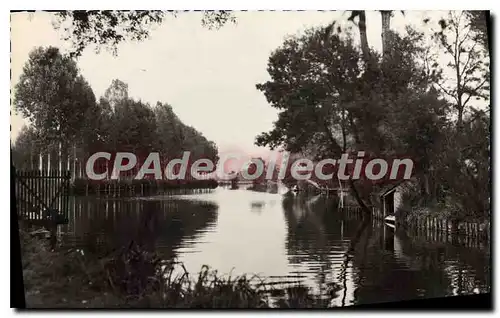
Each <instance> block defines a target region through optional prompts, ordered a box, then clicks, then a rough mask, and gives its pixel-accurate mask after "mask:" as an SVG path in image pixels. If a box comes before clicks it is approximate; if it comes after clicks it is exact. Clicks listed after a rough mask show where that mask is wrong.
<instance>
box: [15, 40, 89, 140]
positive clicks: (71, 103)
mask: <svg viewBox="0 0 500 318" xmlns="http://www.w3.org/2000/svg"><path fill="white" fill-rule="evenodd" d="M94 106H95V96H94V93H93V92H92V89H91V88H90V86H89V84H88V83H87V81H85V79H84V78H83V77H82V76H81V75H79V71H78V68H77V66H76V63H75V61H73V60H72V59H71V58H69V57H67V56H63V55H61V53H60V52H59V49H58V48H55V47H48V48H41V47H40V48H37V49H35V50H33V51H32V52H31V53H30V55H29V60H28V62H27V63H26V65H25V66H24V68H23V73H22V75H21V78H20V80H19V83H18V84H17V85H16V88H15V96H14V107H15V110H16V111H18V112H19V113H20V114H21V115H23V117H25V118H27V119H28V120H29V121H30V122H31V124H32V125H33V128H34V129H35V130H36V131H37V133H38V138H40V139H41V141H42V142H43V143H44V144H45V145H46V146H49V145H50V144H53V143H54V142H55V141H59V142H62V141H73V140H74V139H75V138H76V137H77V135H78V130H79V129H80V128H81V127H82V124H83V122H84V120H85V114H86V113H87V111H88V110H89V109H91V108H92V107H94Z"/></svg>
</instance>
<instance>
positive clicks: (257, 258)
mask: <svg viewBox="0 0 500 318" xmlns="http://www.w3.org/2000/svg"><path fill="white" fill-rule="evenodd" d="M72 203H73V211H72V212H71V213H72V215H71V218H70V219H71V222H70V227H69V228H68V231H69V232H71V236H70V237H71V239H72V241H73V242H74V243H75V244H80V245H85V246H87V248H89V249H94V250H95V252H98V250H99V249H105V248H110V246H111V247H113V246H114V247H116V246H121V245H123V244H126V243H127V242H130V240H135V241H137V242H139V243H141V244H143V245H145V246H148V248H150V249H154V250H156V251H158V252H159V253H160V254H161V255H162V256H163V257H164V258H165V259H172V258H176V259H178V260H179V261H182V262H183V263H184V264H185V265H186V267H187V268H188V270H189V271H191V272H196V271H197V270H199V269H200V268H201V266H202V265H204V264H207V265H210V266H212V267H213V268H216V269H218V270H219V273H221V274H229V273H232V274H233V275H238V274H243V273H251V274H254V273H256V274H259V275H260V276H262V277H264V278H266V280H267V281H268V282H269V283H280V284H284V283H287V282H288V283H291V282H297V281H300V282H301V284H304V285H305V286H308V287H310V288H311V290H312V291H313V292H314V293H315V294H316V295H318V296H322V297H325V298H327V299H328V300H330V301H331V304H332V305H335V306H345V305H350V304H357V303H373V302H382V301H392V300H403V299H413V298H418V297H440V296H447V295H456V294H469V293H476V292H487V291H489V288H490V287H489V286H490V272H489V271H490V268H489V263H490V255H489V249H488V247H483V248H480V247H466V246H461V245H453V244H451V243H450V242H447V241H446V240H444V241H436V242H434V241H433V242H430V241H429V240H428V238H427V237H426V236H422V235H419V234H418V233H411V234H407V233H404V232H400V231H396V232H395V233H394V232H393V231H392V230H389V228H387V227H386V226H384V225H383V224H381V223H379V222H377V221H370V222H369V223H366V224H364V223H363V222H361V221H360V219H359V217H357V216H356V214H355V213H351V212H350V211H348V210H347V209H339V208H338V206H339V204H338V203H339V202H338V199H336V198H335V197H330V198H327V197H325V196H319V195H318V196H303V195H293V194H291V193H288V194H286V195H282V194H281V192H280V190H279V189H275V188H273V187H266V188H265V189H256V188H255V187H252V186H251V185H247V186H242V187H241V188H239V189H234V188H233V189H232V190H230V189H229V188H226V189H220V188H219V189H217V190H215V191H213V192H209V193H198V194H183V195H175V196H171V195H163V196H156V197H149V198H135V199H134V198H132V199H120V200H106V199H103V198H76V199H73V202H72Z"/></svg>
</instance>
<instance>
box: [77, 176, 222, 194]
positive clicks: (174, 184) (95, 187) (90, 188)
mask: <svg viewBox="0 0 500 318" xmlns="http://www.w3.org/2000/svg"><path fill="white" fill-rule="evenodd" d="M217 187H218V182H217V180H213V179H203V180H196V179H190V180H145V179H142V180H135V179H132V180H103V181H99V182H96V181H92V180H88V179H76V180H75V181H74V182H73V184H72V185H71V192H72V193H73V194H75V195H89V194H106V195H118V196H123V195H147V194H151V193H155V192H158V191H168V190H183V189H186V190H193V189H215V188H217Z"/></svg>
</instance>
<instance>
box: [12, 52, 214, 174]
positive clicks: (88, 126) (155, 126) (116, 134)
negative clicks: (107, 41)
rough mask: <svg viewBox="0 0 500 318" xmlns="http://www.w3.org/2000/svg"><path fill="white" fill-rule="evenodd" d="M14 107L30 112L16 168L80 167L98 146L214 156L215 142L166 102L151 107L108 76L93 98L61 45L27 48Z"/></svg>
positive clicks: (20, 139) (18, 143)
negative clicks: (102, 89) (105, 86)
mask: <svg viewBox="0 0 500 318" xmlns="http://www.w3.org/2000/svg"><path fill="white" fill-rule="evenodd" d="M14 106H15V110H16V111H17V112H18V113H19V114H20V115H22V116H23V117H24V118H26V119H28V120H29V122H30V125H28V126H24V127H23V129H22V131H21V132H20V134H19V136H18V137H17V139H16V140H15V143H14V145H13V147H12V151H13V160H14V164H15V166H16V168H17V169H25V170H31V169H36V168H38V167H39V166H40V155H42V165H43V167H44V168H45V169H46V168H47V167H48V165H49V162H50V168H56V169H57V168H58V167H59V164H61V166H62V168H63V169H69V170H72V171H75V175H76V176H78V177H80V176H83V174H84V169H83V168H84V167H83V161H84V160H85V158H88V156H89V155H90V154H92V153H94V152H96V151H108V152H114V151H130V152H134V153H149V152H159V153H161V154H162V155H168V156H170V157H180V156H181V155H182V153H183V152H184V151H190V152H191V158H202V157H203V158H208V159H210V160H213V161H214V162H216V161H217V158H218V157H217V154H218V152H217V146H216V145H215V143H214V142H212V141H209V140H207V139H206V138H205V137H204V136H203V135H202V134H201V133H200V132H199V131H197V130H196V129H195V128H193V127H191V126H188V125H186V124H184V123H183V122H182V121H181V120H180V119H179V118H178V117H177V115H176V114H175V113H174V111H173V110H172V107H171V106H170V105H169V104H167V103H162V102H157V103H156V105H154V106H152V105H149V104H148V103H145V102H142V101H140V100H134V99H132V98H130V97H129V95H128V85H127V84H126V83H124V82H122V81H120V80H113V82H112V83H111V85H110V87H109V88H108V89H107V90H106V92H105V94H104V96H103V97H101V98H100V99H99V100H98V101H97V100H96V97H95V95H94V92H93V91H92V89H91V87H90V85H89V84H88V83H87V81H86V80H85V79H84V78H83V77H82V76H81V75H80V74H79V71H78V68H77V65H76V62H75V61H74V60H73V59H71V58H69V57H67V56H63V55H62V54H61V53H60V52H59V49H58V48H54V47H49V48H37V49H35V50H34V51H32V52H31V54H30V57H29V60H28V61H27V63H26V64H25V67H24V70H23V74H22V75H21V78H20V80H19V83H18V84H17V85H16V90H15V98H14Z"/></svg>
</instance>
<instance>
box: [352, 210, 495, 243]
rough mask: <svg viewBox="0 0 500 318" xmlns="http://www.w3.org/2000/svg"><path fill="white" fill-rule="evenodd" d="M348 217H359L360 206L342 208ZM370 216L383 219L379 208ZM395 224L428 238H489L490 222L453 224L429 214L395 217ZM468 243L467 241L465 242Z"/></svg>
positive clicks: (470, 239)
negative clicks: (408, 218)
mask: <svg viewBox="0 0 500 318" xmlns="http://www.w3.org/2000/svg"><path fill="white" fill-rule="evenodd" d="M342 210H343V211H344V212H345V213H346V215H347V216H348V217H360V216H361V215H362V211H361V208H360V207H358V206H347V207H345V208H343V209H342ZM372 218H373V219H375V220H379V221H383V220H384V216H383V213H382V211H381V210H380V209H377V208H372ZM396 224H397V226H400V227H404V228H406V229H408V230H409V231H411V232H413V233H420V234H425V235H426V236H427V237H429V238H436V239H437V238H438V237H439V238H441V237H443V238H446V239H447V237H448V236H449V237H450V241H453V240H456V241H464V242H471V244H472V242H475V241H490V239H491V227H490V226H491V224H490V222H489V221H488V222H479V221H476V222H471V221H461V222H458V223H457V224H456V226H453V222H452V221H451V220H450V219H444V218H437V217H431V216H420V217H415V218H413V219H412V220H408V221H406V220H400V219H399V218H397V217H396ZM467 244H469V243H467Z"/></svg>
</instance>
